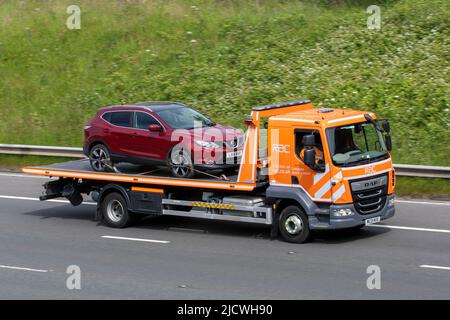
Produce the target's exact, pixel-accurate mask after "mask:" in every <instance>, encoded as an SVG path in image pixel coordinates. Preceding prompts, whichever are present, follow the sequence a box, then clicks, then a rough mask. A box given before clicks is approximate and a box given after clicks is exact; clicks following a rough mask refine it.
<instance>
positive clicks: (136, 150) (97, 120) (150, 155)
mask: <svg viewBox="0 0 450 320" xmlns="http://www.w3.org/2000/svg"><path fill="white" fill-rule="evenodd" d="M109 111H139V112H145V113H148V114H150V115H152V116H153V117H154V118H156V119H157V120H158V121H159V122H160V123H161V124H162V125H163V127H164V131H162V132H152V131H150V130H144V129H137V128H127V127H118V126H115V125H112V124H110V123H108V122H107V121H105V120H104V119H102V118H101V116H102V115H103V114H104V113H106V112H109ZM210 128H214V129H215V130H219V131H220V133H221V134H220V136H218V137H215V138H214V141H216V142H217V141H225V140H232V139H233V138H232V137H240V138H241V141H243V135H242V131H241V130H238V129H234V128H232V127H226V126H222V125H220V124H217V125H215V126H214V127H205V128H204V130H203V128H196V129H191V130H184V131H185V132H184V133H182V134H181V136H182V137H183V141H186V142H190V143H188V144H187V145H186V148H187V149H190V150H191V155H192V157H193V159H194V160H195V163H196V164H208V161H209V160H210V159H212V158H213V157H211V151H212V149H210V148H206V147H199V146H198V145H196V144H195V143H194V139H195V140H203V141H211V138H210V137H209V136H208V135H207V134H206V135H205V130H208V129H210ZM206 132H207V131H206ZM216 132H217V131H216ZM173 133H174V129H173V128H171V127H170V126H169V125H168V124H167V123H165V122H164V121H163V120H162V119H161V118H160V117H159V116H158V115H157V114H156V113H155V112H152V111H150V110H148V109H146V108H141V107H136V106H114V107H107V108H102V109H99V110H98V112H97V114H96V115H95V117H94V118H93V119H92V120H90V121H89V122H88V123H87V124H86V126H85V129H84V138H85V141H84V153H85V154H86V155H88V153H89V149H90V147H91V146H93V145H94V144H96V143H97V142H100V143H103V144H105V145H106V146H107V147H108V148H109V150H110V152H111V154H112V155H119V156H125V157H129V158H130V162H134V161H133V160H132V159H131V158H133V157H138V158H141V159H143V158H145V159H149V160H159V161H164V162H165V161H166V160H167V159H168V156H169V152H170V150H171V149H172V148H173V147H174V146H175V145H177V144H178V143H179V142H178V141H171V137H172V135H173ZM230 133H231V134H230ZM227 134H228V136H227ZM194 146H195V149H196V151H197V152H196V153H194ZM198 150H201V152H198ZM236 150H243V143H241V145H240V146H239V147H238V148H231V147H226V148H217V149H215V153H216V154H218V155H220V154H223V153H225V152H230V151H236ZM198 154H200V157H198V156H197V155H198ZM194 155H196V156H195V157H194ZM212 155H213V156H214V153H212ZM216 159H217V158H216ZM218 164H219V165H220V163H218Z"/></svg>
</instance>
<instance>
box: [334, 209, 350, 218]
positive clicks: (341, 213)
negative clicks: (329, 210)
mask: <svg viewBox="0 0 450 320" xmlns="http://www.w3.org/2000/svg"><path fill="white" fill-rule="evenodd" d="M354 214H355V213H354V212H353V211H352V209H348V208H347V209H333V215H334V216H336V217H348V216H352V215H354Z"/></svg>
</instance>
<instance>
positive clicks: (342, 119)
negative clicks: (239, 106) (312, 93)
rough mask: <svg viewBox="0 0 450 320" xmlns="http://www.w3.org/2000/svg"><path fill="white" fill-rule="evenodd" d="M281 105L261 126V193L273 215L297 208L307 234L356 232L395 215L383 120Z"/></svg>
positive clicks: (363, 114) (360, 113)
mask: <svg viewBox="0 0 450 320" xmlns="http://www.w3.org/2000/svg"><path fill="white" fill-rule="evenodd" d="M280 108H283V107H280ZM284 108H288V109H285V110H279V111H278V112H277V111H276V108H275V109H269V108H267V109H266V111H268V110H272V111H271V113H273V114H274V115H270V112H269V114H268V115H269V117H267V124H268V125H266V127H267V146H268V148H267V152H268V158H267V159H268V163H267V166H268V177H267V179H268V183H269V187H268V188H267V190H266V196H267V197H268V198H269V199H272V201H273V204H274V207H277V206H278V209H277V210H276V211H277V212H281V211H282V209H283V207H285V206H287V205H291V204H292V203H299V204H300V207H301V209H302V210H303V211H304V213H305V214H306V215H307V218H308V224H309V227H310V229H339V228H352V227H355V228H359V227H362V226H364V225H366V224H370V223H374V222H379V221H380V220H384V219H387V218H389V217H391V216H393V215H394V188H395V177H394V169H393V165H392V160H391V156H390V154H389V151H390V149H391V138H390V135H389V131H390V129H389V123H388V122H387V120H377V118H376V116H375V114H373V113H371V112H366V111H355V110H346V109H330V108H313V107H312V104H311V103H310V102H309V101H304V102H302V103H297V104H296V105H295V106H292V107H291V109H289V106H284ZM261 111H263V110H261ZM260 118H261V114H260V115H258V116H255V119H260ZM257 136H260V135H259V134H257ZM294 220H295V219H294ZM294 222H295V221H294ZM298 223H301V222H298ZM292 226H293V228H294V227H295V224H292ZM291 229H292V228H291ZM294 229H295V228H294ZM285 231H286V230H285ZM291 232H293V231H292V230H291Z"/></svg>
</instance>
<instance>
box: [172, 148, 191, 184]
mask: <svg viewBox="0 0 450 320" xmlns="http://www.w3.org/2000/svg"><path fill="white" fill-rule="evenodd" d="M169 167H170V171H171V172H172V175H173V176H174V177H177V178H184V179H186V178H192V177H193V176H194V174H195V171H194V165H193V162H192V158H191V156H190V155H189V154H188V153H187V152H186V151H185V150H183V149H182V148H181V149H175V148H174V149H172V151H171V152H170V156H169Z"/></svg>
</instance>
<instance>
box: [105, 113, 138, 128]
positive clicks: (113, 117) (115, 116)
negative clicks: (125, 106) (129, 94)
mask: <svg viewBox="0 0 450 320" xmlns="http://www.w3.org/2000/svg"><path fill="white" fill-rule="evenodd" d="M132 115H133V113H132V112H129V111H117V112H108V113H105V114H104V115H103V119H105V120H106V121H108V122H109V123H111V124H113V125H115V126H119V127H132V125H133V123H132Z"/></svg>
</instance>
